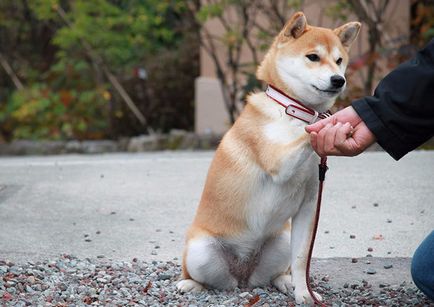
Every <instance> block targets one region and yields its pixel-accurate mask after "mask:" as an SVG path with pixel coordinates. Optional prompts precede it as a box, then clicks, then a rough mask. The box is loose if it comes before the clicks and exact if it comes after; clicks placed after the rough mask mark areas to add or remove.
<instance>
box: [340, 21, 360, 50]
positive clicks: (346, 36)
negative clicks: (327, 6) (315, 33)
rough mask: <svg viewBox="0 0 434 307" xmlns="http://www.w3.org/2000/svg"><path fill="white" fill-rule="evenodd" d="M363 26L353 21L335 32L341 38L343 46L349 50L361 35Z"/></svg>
mask: <svg viewBox="0 0 434 307" xmlns="http://www.w3.org/2000/svg"><path fill="white" fill-rule="evenodd" d="M361 26H362V24H361V23H360V22H357V21H353V22H349V23H346V24H344V25H343V26H340V27H339V28H336V29H334V30H333V32H335V34H336V35H337V36H338V37H339V39H340V40H341V43H342V45H343V46H344V47H346V48H348V49H349V48H350V47H351V44H352V43H353V42H354V40H355V39H356V37H357V35H358V34H359V31H360V27H361Z"/></svg>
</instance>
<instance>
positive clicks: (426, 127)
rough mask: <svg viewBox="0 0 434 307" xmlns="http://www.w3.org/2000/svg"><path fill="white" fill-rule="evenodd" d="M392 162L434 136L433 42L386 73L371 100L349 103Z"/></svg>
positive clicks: (366, 98)
mask: <svg viewBox="0 0 434 307" xmlns="http://www.w3.org/2000/svg"><path fill="white" fill-rule="evenodd" d="M352 106H353V108H354V109H355V110H356V112H357V113H358V114H359V116H360V117H361V118H362V120H363V121H364V122H365V123H366V125H367V126H368V128H369V130H371V131H372V133H373V134H374V135H375V136H376V138H377V142H378V144H379V145H380V146H381V147H383V149H384V150H385V151H386V152H388V153H389V154H390V155H391V156H392V157H393V158H394V159H396V160H398V159H400V158H402V157H403V156H404V155H405V154H407V153H408V152H409V151H412V150H413V149H415V148H416V147H418V146H420V145H421V144H423V143H424V142H426V141H427V140H428V139H429V138H431V137H432V136H433V135H434V39H433V40H431V42H430V43H429V44H428V45H427V46H426V47H425V48H424V49H422V50H421V51H419V52H418V53H417V55H416V56H415V57H414V58H413V59H411V60H410V61H407V62H405V63H403V64H401V65H399V66H398V67H397V68H396V69H395V70H393V71H392V72H391V73H389V74H388V75H387V76H386V77H385V78H384V79H383V80H382V81H381V82H380V83H379V85H378V87H377V88H376V89H375V92H374V96H368V97H364V98H362V99H359V100H356V101H354V102H353V103H352Z"/></svg>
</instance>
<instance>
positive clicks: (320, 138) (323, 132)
mask: <svg viewBox="0 0 434 307" xmlns="http://www.w3.org/2000/svg"><path fill="white" fill-rule="evenodd" d="M331 127H332V124H331V123H328V124H327V125H326V126H325V127H324V128H322V129H321V130H320V131H319V132H318V137H317V141H316V143H317V145H316V147H317V148H318V150H317V153H318V154H319V155H320V156H321V157H323V156H325V155H326V154H325V151H324V141H325V136H326V134H327V131H328V130H329V129H330V128H331Z"/></svg>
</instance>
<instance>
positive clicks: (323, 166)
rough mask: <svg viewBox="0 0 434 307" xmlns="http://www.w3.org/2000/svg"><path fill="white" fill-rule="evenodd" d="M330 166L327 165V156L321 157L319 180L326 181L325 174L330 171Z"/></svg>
mask: <svg viewBox="0 0 434 307" xmlns="http://www.w3.org/2000/svg"><path fill="white" fill-rule="evenodd" d="M328 169H329V168H328V166H327V158H321V163H320V164H318V177H319V181H321V182H322V181H324V180H325V175H326V173H327V171H328Z"/></svg>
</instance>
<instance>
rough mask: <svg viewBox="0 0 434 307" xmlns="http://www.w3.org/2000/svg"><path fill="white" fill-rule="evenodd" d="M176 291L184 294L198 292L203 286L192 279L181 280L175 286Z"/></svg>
mask: <svg viewBox="0 0 434 307" xmlns="http://www.w3.org/2000/svg"><path fill="white" fill-rule="evenodd" d="M176 288H177V289H178V291H180V292H182V293H185V292H200V291H202V290H203V286H202V285H201V284H200V283H198V282H197V281H194V280H193V279H183V280H181V281H179V282H178V283H177V284H176Z"/></svg>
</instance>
